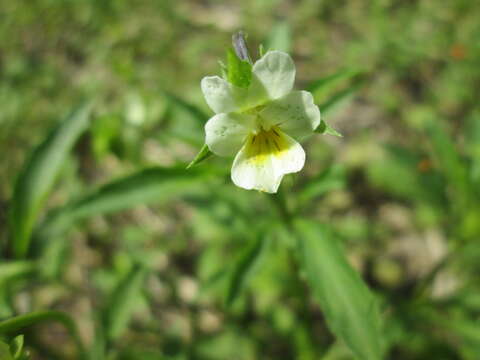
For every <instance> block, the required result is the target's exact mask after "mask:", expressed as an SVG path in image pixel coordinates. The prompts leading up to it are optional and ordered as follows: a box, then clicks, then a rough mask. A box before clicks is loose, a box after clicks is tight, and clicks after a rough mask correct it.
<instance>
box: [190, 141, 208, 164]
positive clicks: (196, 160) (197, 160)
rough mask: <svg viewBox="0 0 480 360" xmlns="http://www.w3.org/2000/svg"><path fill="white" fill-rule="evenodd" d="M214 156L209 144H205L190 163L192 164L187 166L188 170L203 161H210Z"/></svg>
mask: <svg viewBox="0 0 480 360" xmlns="http://www.w3.org/2000/svg"><path fill="white" fill-rule="evenodd" d="M212 155H213V153H212V152H211V151H210V149H209V148H208V146H207V144H204V145H203V146H202V148H201V149H200V151H199V152H198V154H197V155H196V156H195V158H194V159H193V160H192V161H191V162H190V164H188V165H187V169H190V168H191V167H192V166H195V165H197V164H199V163H201V162H202V161H203V160H206V159H208V158H209V157H210V156H212Z"/></svg>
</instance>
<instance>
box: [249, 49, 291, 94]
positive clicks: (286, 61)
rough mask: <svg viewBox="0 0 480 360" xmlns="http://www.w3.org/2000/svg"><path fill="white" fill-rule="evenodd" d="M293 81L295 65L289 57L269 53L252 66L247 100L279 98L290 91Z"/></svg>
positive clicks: (282, 54) (279, 52) (279, 53)
mask: <svg viewBox="0 0 480 360" xmlns="http://www.w3.org/2000/svg"><path fill="white" fill-rule="evenodd" d="M294 81H295V64H294V63H293V60H292V58H291V57H290V55H288V54H287V53H284V52H282V51H269V52H267V53H266V54H265V55H264V56H263V57H262V58H261V59H260V60H258V61H257V62H256V63H255V65H253V68H252V83H251V84H250V89H249V98H251V97H253V96H255V97H257V98H265V97H266V98H267V99H277V98H280V97H282V96H284V95H285V94H288V93H289V92H290V91H291V90H292V88H293V83H294Z"/></svg>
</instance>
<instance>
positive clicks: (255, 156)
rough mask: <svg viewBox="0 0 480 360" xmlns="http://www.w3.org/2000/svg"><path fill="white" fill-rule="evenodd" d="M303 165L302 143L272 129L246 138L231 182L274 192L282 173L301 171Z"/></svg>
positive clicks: (236, 160)
mask: <svg viewBox="0 0 480 360" xmlns="http://www.w3.org/2000/svg"><path fill="white" fill-rule="evenodd" d="M304 164H305V151H304V150H303V148H302V146H301V145H300V144H299V143H297V142H296V141H295V140H294V139H292V138H291V137H290V136H288V135H286V134H284V133H282V132H281V131H279V130H278V129H275V128H273V129H272V130H270V131H267V132H262V133H259V134H257V135H256V136H255V135H250V136H249V137H248V138H247V140H246V142H245V144H244V146H243V147H242V149H241V150H240V152H239V153H238V154H237V156H236V157H235V160H234V161H233V166H232V181H233V182H234V183H235V185H237V186H239V187H242V188H244V189H248V190H250V189H256V190H260V191H265V192H269V193H275V192H277V190H278V187H279V185H280V182H281V181H282V178H283V176H284V175H285V174H289V173H293V172H298V171H300V170H301V169H302V168H303V165H304Z"/></svg>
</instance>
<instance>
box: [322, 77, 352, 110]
mask: <svg viewBox="0 0 480 360" xmlns="http://www.w3.org/2000/svg"><path fill="white" fill-rule="evenodd" d="M360 86H361V83H356V84H353V85H351V86H350V87H348V88H347V89H344V90H341V91H339V92H337V93H336V94H335V95H333V96H332V97H331V98H330V99H328V100H327V101H325V102H324V103H322V104H321V105H320V106H319V107H320V111H321V113H322V115H323V116H325V115H326V114H328V113H330V112H332V111H333V110H335V109H337V108H338V107H339V106H340V105H343V104H345V103H346V102H347V101H349V100H351V99H352V98H353V95H355V93H356V92H357V90H358V89H359V88H360Z"/></svg>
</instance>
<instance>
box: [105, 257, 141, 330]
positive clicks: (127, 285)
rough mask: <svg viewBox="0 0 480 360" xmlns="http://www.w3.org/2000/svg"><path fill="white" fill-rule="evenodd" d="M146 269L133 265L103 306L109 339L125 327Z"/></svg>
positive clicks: (133, 308)
mask: <svg viewBox="0 0 480 360" xmlns="http://www.w3.org/2000/svg"><path fill="white" fill-rule="evenodd" d="M146 274H147V270H146V269H145V268H144V267H142V266H141V265H135V266H134V267H133V268H132V270H131V271H130V273H129V274H128V275H127V276H126V277H125V279H123V280H122V281H121V282H120V283H119V284H118V286H117V287H116V288H115V290H114V291H113V293H112V294H111V296H110V299H109V302H108V304H107V306H106V308H105V318H104V325H105V329H106V334H107V337H108V338H109V339H116V338H118V337H119V336H120V335H121V334H122V332H123V331H124V330H125V329H126V327H127V325H128V323H129V321H130V318H131V316H132V314H133V312H134V311H135V305H136V304H137V300H138V296H139V295H140V292H141V290H142V286H143V282H144V280H145V276H146Z"/></svg>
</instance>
